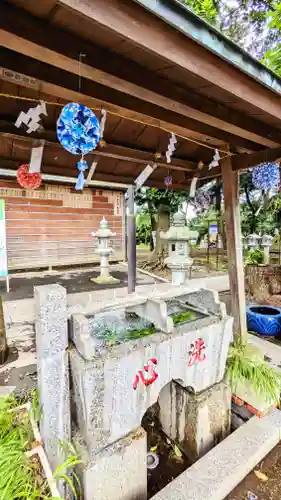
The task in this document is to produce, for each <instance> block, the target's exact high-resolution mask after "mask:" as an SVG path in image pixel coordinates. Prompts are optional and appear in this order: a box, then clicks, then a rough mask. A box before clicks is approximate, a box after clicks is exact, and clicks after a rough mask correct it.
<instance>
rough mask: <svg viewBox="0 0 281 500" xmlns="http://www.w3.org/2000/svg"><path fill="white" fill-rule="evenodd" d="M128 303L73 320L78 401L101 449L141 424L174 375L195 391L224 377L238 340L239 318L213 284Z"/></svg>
mask: <svg viewBox="0 0 281 500" xmlns="http://www.w3.org/2000/svg"><path fill="white" fill-rule="evenodd" d="M124 302H125V301H124ZM124 302H123V303H122V304H117V305H116V306H113V307H112V306H111V308H104V309H102V310H100V311H97V312H95V314H92V315H88V316H86V315H82V314H74V315H73V316H72V318H71V329H70V336H71V338H72V342H73V346H72V348H71V349H70V368H71V379H72V387H73V404H74V406H75V407H76V410H75V412H76V414H77V420H78V428H79V430H80V432H81V434H82V436H83V437H84V440H85V442H86V443H87V444H88V446H89V447H90V448H91V449H95V450H97V449H100V448H102V447H103V446H107V445H108V444H109V443H113V442H115V441H116V440H118V439H120V438H123V437H124V436H126V435H127V434H128V433H129V432H131V431H132V430H133V429H136V428H138V427H139V426H140V425H141V420H142V417H143V415H144V413H145V412H146V410H147V409H148V408H149V407H150V406H151V405H152V404H154V403H155V402H156V401H157V398H158V396H159V393H160V391H161V390H162V389H163V388H164V386H165V385H167V384H169V383H170V382H171V381H172V380H176V381H178V383H180V384H181V385H182V386H183V387H192V388H193V390H194V391H195V393H197V392H201V391H203V390H205V389H206V388H208V387H210V386H212V385H213V384H215V383H218V382H220V381H221V380H222V379H223V377H224V372H225V364H226V358H227V352H228V346H229V343H230V342H231V340H232V318H229V317H228V316H227V315H226V313H225V308H224V304H221V303H220V302H219V300H218V297H217V295H216V294H215V292H211V291H210V290H204V289H202V290H198V291H195V292H192V293H185V294H183V293H182V294H181V293H179V292H178V293H177V292H176V291H175V289H174V288H171V292H170V293H167V294H166V295H165V297H158V298H157V297H148V298H147V299H143V298H141V297H140V298H139V299H138V298H137V299H136V300H135V302H134V303H133V304H132V301H131V302H129V300H128V302H127V304H126V302H125V303H124Z"/></svg>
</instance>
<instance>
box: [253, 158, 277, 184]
mask: <svg viewBox="0 0 281 500" xmlns="http://www.w3.org/2000/svg"><path fill="white" fill-rule="evenodd" d="M252 182H253V185H254V186H255V188H257V189H262V190H263V191H269V190H270V189H276V188H277V187H278V186H279V184H280V168H279V165H278V163H276V162H274V163H261V164H260V165H258V166H257V167H255V168H253V172H252Z"/></svg>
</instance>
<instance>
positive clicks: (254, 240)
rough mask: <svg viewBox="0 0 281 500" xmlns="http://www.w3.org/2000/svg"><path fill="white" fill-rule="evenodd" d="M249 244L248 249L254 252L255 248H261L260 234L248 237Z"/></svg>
mask: <svg viewBox="0 0 281 500" xmlns="http://www.w3.org/2000/svg"><path fill="white" fill-rule="evenodd" d="M247 240H248V241H247V243H248V247H249V249H250V250H253V249H254V248H259V245H260V240H261V237H260V236H259V235H258V234H255V233H253V234H249V236H247Z"/></svg>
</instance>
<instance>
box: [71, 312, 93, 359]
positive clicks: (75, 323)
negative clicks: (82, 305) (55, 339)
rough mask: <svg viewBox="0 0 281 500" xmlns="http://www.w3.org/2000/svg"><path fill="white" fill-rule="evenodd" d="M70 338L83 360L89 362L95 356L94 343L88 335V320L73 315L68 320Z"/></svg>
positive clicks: (82, 316)
mask: <svg viewBox="0 0 281 500" xmlns="http://www.w3.org/2000/svg"><path fill="white" fill-rule="evenodd" d="M69 333H70V338H71V340H72V341H73V342H74V344H75V346H76V348H77V350H78V351H79V352H80V354H81V355H82V356H83V358H84V359H87V360H91V359H93V357H94V356H95V354H96V348H95V343H94V341H93V338H92V337H91V334H90V325H89V321H88V318H87V317H86V316H84V315H83V314H73V315H72V317H71V320H70V332H69Z"/></svg>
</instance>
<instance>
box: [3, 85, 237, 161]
mask: <svg viewBox="0 0 281 500" xmlns="http://www.w3.org/2000/svg"><path fill="white" fill-rule="evenodd" d="M0 97H5V98H6V99H15V100H21V101H26V102H37V103H40V99H35V98H33V97H24V96H18V95H12V94H6V93H4V92H1V93H0ZM45 104H47V105H49V106H60V107H64V104H63V103H60V102H54V101H45ZM105 104H106V103H105ZM90 109H91V110H93V111H99V110H100V106H91V107H90ZM106 113H107V114H109V115H112V116H118V117H119V118H123V119H124V120H128V121H133V122H135V123H141V124H142V125H147V123H146V122H144V121H143V120H139V119H136V118H129V117H128V116H125V115H122V114H121V113H117V112H115V111H111V110H106ZM149 126H150V127H152V128H157V129H159V130H162V131H163V132H166V133H168V134H172V133H173V132H171V130H168V129H167V128H165V127H162V126H161V125H160V124H159V125H156V124H150V125H149ZM177 137H179V138H180V139H184V140H186V141H189V142H192V143H194V144H197V145H198V146H202V147H204V148H206V149H212V150H214V146H211V145H210V144H206V143H204V142H202V141H198V140H197V139H193V138H192V137H187V136H185V135H181V134H179V133H177ZM217 151H218V152H219V153H222V154H223V155H224V156H223V157H222V158H221V159H223V158H226V157H228V156H233V155H234V153H231V152H230V151H225V150H223V149H220V148H217Z"/></svg>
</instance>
